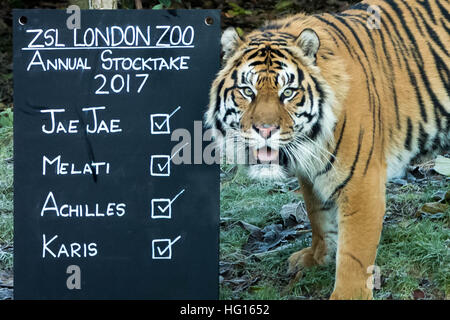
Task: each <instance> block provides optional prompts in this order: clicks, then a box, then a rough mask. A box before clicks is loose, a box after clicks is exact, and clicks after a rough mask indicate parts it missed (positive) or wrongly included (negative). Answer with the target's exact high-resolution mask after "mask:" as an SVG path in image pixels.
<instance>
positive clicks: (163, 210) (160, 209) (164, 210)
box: [158, 202, 171, 213]
mask: <svg viewBox="0 0 450 320" xmlns="http://www.w3.org/2000/svg"><path fill="white" fill-rule="evenodd" d="M170 205H171V203H170V202H169V204H168V205H167V206H165V207H164V208H162V207H161V206H158V209H159V211H160V212H162V213H164V212H166V210H167V209H169V207H170Z"/></svg>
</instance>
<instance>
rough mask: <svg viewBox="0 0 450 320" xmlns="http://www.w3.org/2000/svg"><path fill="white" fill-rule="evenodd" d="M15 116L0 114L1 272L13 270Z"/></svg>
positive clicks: (8, 112) (6, 113)
mask: <svg viewBox="0 0 450 320" xmlns="http://www.w3.org/2000/svg"><path fill="white" fill-rule="evenodd" d="M12 119H13V114H12V111H11V109H6V110H4V111H2V112H0V271H1V270H7V271H11V270H12V265H13V256H12V250H11V248H12V245H13V162H12V158H13V129H12V125H13V120H12Z"/></svg>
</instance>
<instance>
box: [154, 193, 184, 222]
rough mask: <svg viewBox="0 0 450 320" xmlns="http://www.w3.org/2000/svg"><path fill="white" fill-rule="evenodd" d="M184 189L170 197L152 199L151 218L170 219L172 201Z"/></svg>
mask: <svg viewBox="0 0 450 320" xmlns="http://www.w3.org/2000/svg"><path fill="white" fill-rule="evenodd" d="M184 191H185V189H183V190H181V191H180V192H179V193H178V194H177V195H176V196H175V197H173V198H172V199H152V215H151V216H152V219H171V218H172V203H173V202H174V201H175V200H176V199H177V198H178V197H179V196H180V195H181V194H182V193H183V192H184Z"/></svg>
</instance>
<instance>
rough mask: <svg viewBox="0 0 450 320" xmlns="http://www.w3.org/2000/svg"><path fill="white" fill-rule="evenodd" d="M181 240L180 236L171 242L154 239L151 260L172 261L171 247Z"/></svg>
mask: <svg viewBox="0 0 450 320" xmlns="http://www.w3.org/2000/svg"><path fill="white" fill-rule="evenodd" d="M180 239H181V236H178V237H176V238H175V239H173V240H170V239H155V240H153V241H152V247H153V255H152V258H153V259H172V246H173V245H174V244H175V243H176V242H177V241H178V240H180Z"/></svg>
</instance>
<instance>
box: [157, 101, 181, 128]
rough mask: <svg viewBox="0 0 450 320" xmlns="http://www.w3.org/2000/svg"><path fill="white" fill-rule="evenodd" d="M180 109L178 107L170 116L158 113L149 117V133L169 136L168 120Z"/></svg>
mask: <svg viewBox="0 0 450 320" xmlns="http://www.w3.org/2000/svg"><path fill="white" fill-rule="evenodd" d="M180 109H181V106H178V108H176V109H175V110H174V111H172V113H171V114H166V113H158V114H152V115H151V116H150V122H151V133H152V134H170V125H169V120H170V118H171V117H172V116H173V115H174V114H175V113H176V112H177V111H178V110H180Z"/></svg>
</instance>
